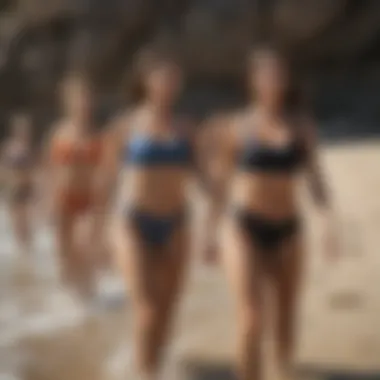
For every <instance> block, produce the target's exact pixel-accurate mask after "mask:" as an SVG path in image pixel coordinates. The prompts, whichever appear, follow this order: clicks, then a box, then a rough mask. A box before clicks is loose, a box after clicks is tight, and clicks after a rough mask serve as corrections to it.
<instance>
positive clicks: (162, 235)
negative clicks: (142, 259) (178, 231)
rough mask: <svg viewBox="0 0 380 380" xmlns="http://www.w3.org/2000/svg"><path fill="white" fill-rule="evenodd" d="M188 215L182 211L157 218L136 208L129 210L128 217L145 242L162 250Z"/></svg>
mask: <svg viewBox="0 0 380 380" xmlns="http://www.w3.org/2000/svg"><path fill="white" fill-rule="evenodd" d="M186 216H187V213H186V212H185V211H180V212H178V213H176V214H174V215H171V216H156V215H152V214H150V213H148V212H146V211H141V210H138V209H136V208H128V209H127V210H126V217H127V218H128V219H129V220H130V221H131V222H132V224H133V226H134V227H135V228H136V230H137V231H138V233H139V234H140V236H141V238H142V239H143V241H144V242H145V243H146V244H147V245H148V246H149V247H154V248H162V247H163V246H164V245H166V244H167V243H168V241H169V239H170V237H171V236H172V234H173V232H174V230H175V228H178V227H180V226H181V225H182V223H183V222H184V221H185V220H186Z"/></svg>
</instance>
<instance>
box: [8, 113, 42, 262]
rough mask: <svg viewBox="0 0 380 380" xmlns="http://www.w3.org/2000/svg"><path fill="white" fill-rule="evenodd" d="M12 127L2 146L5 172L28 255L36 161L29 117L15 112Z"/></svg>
mask: <svg viewBox="0 0 380 380" xmlns="http://www.w3.org/2000/svg"><path fill="white" fill-rule="evenodd" d="M11 128H12V129H11V135H10V137H9V139H8V140H7V141H6V142H5V144H4V146H3V150H2V157H1V158H2V166H3V174H4V177H5V178H4V180H5V182H6V184H5V185H6V188H7V191H8V195H9V207H10V214H11V220H12V222H13V229H14V231H15V235H16V240H17V243H18V244H19V247H20V250H21V251H22V253H23V254H24V255H28V256H29V255H30V254H31V250H32V234H31V220H30V219H31V206H32V199H33V195H34V179H35V176H34V174H35V163H36V162H35V157H34V154H33V149H32V138H31V129H30V123H29V120H28V119H27V118H26V117H25V116H22V115H19V116H16V117H15V118H14V120H13V122H12V127H11Z"/></svg>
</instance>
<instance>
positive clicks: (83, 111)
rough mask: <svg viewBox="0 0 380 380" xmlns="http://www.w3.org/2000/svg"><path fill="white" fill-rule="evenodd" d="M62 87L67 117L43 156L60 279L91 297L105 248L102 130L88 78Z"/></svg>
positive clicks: (77, 77) (76, 76)
mask: <svg viewBox="0 0 380 380" xmlns="http://www.w3.org/2000/svg"><path fill="white" fill-rule="evenodd" d="M62 90H63V91H62V95H63V99H62V100H63V111H64V116H63V118H62V119H61V120H60V121H58V122H57V123H56V125H54V126H53V128H52V131H51V133H50V136H49V137H48V141H47V144H46V152H45V157H44V178H45V180H44V187H45V189H44V190H45V192H47V196H46V199H45V202H47V207H48V212H49V213H51V216H52V218H53V224H54V228H55V229H56V238H57V245H58V254H59V258H60V264H61V275H62V279H63V281H64V282H65V283H66V284H67V285H68V286H70V287H74V290H75V292H76V293H77V295H80V296H81V297H82V299H83V300H91V299H93V296H94V295H95V290H96V289H95V285H96V272H97V269H98V268H97V267H98V265H97V264H98V257H97V256H98V249H99V248H100V247H103V242H102V237H103V231H102V228H103V218H104V216H105V215H104V205H105V201H106V199H105V194H104V193H102V185H101V184H102V173H103V171H102V170H101V163H102V154H103V148H104V147H103V145H104V144H103V134H102V133H100V132H98V131H96V130H95V128H94V123H93V93H92V91H91V88H90V85H89V83H88V82H87V81H86V79H85V78H84V77H83V76H81V75H79V74H77V73H71V74H69V75H68V76H67V77H66V79H65V81H64V83H63V87H62Z"/></svg>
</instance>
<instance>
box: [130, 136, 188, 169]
mask: <svg viewBox="0 0 380 380" xmlns="http://www.w3.org/2000/svg"><path fill="white" fill-rule="evenodd" d="M124 161H125V162H126V163H127V162H128V163H132V164H134V165H138V166H156V165H160V166H161V165H168V166H185V165H188V164H190V163H191V162H192V147H191V143H190V141H189V140H188V139H186V138H184V137H178V136H176V137H174V138H172V139H170V140H167V141H156V140H153V139H151V138H149V137H145V136H136V137H134V138H133V139H132V140H131V141H130V142H129V144H128V146H127V147H126V148H125V155H124Z"/></svg>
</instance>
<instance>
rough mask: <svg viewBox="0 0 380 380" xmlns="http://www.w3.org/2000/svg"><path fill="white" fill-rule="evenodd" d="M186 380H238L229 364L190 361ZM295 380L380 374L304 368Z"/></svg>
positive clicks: (352, 379) (369, 378)
mask: <svg viewBox="0 0 380 380" xmlns="http://www.w3.org/2000/svg"><path fill="white" fill-rule="evenodd" d="M182 368H183V372H184V375H185V376H184V379H185V380H236V377H235V375H234V372H233V368H232V366H231V365H229V364H228V363H221V362H219V363H212V362H202V361H188V362H186V363H183V364H182ZM294 380H380V372H350V371H347V370H339V369H329V368H323V367H309V366H303V367H298V368H296V375H295V378H294Z"/></svg>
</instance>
